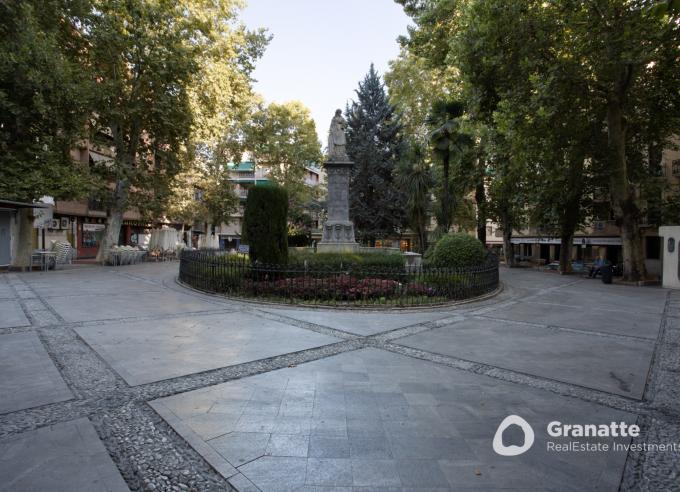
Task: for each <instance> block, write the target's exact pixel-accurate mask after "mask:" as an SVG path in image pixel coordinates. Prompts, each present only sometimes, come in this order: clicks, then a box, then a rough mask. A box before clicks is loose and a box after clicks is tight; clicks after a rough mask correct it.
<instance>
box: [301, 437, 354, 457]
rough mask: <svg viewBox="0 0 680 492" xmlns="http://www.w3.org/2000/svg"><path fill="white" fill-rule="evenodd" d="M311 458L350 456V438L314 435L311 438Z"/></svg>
mask: <svg viewBox="0 0 680 492" xmlns="http://www.w3.org/2000/svg"><path fill="white" fill-rule="evenodd" d="M309 457H310V458H349V439H347V438H346V437H328V436H323V435H312V436H311V438H310V440H309Z"/></svg>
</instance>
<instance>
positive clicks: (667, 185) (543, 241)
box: [486, 139, 680, 277]
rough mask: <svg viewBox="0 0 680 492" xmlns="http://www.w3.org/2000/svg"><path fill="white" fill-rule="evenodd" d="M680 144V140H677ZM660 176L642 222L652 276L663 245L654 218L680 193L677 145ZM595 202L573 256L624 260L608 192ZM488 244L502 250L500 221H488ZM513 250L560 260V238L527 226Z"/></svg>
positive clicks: (523, 256)
mask: <svg viewBox="0 0 680 492" xmlns="http://www.w3.org/2000/svg"><path fill="white" fill-rule="evenodd" d="M674 143H675V144H676V146H677V145H678V144H680V140H678V139H676V141H675V142H674ZM657 174H658V176H657V177H656V178H655V181H656V183H655V184H656V185H657V186H658V189H659V190H660V196H659V197H658V202H657V203H651V202H649V201H648V202H647V203H643V204H642V205H643V207H644V208H646V210H647V216H646V217H645V219H646V222H647V223H643V224H642V234H643V245H642V246H643V248H644V254H645V266H646V269H647V273H648V274H649V275H651V276H656V277H659V276H660V275H661V269H662V265H661V258H662V244H661V242H662V241H661V237H660V236H659V232H658V226H657V225H652V224H654V223H655V222H658V217H654V214H655V211H656V210H657V209H658V205H659V204H660V203H661V202H662V201H663V200H665V199H667V198H668V197H669V196H671V195H673V194H674V193H678V192H680V151H679V150H677V149H676V148H668V149H665V150H664V152H663V154H662V158H661V162H660V164H659V168H658V172H657ZM593 200H594V204H593V217H591V220H590V224H589V226H588V227H585V228H584V229H583V230H580V231H577V232H576V234H575V235H574V240H573V244H572V248H571V258H572V260H574V261H579V260H580V261H585V262H590V261H593V260H594V259H595V258H597V257H598V256H600V257H602V258H605V259H607V260H609V261H611V262H612V263H615V264H616V263H621V262H622V259H623V258H622V253H623V250H622V242H621V230H620V228H619V227H618V226H617V225H616V221H615V220H614V216H613V212H612V210H611V206H610V203H609V198H608V197H607V195H606V190H601V191H600V192H599V193H598V192H597V191H596V193H595V195H594V197H593ZM486 233H487V234H486V236H487V245H488V246H490V247H493V248H496V249H499V250H500V249H502V246H503V234H502V231H501V229H500V228H499V227H498V224H495V223H493V222H491V221H489V222H487V230H486ZM512 244H513V248H514V250H513V253H514V255H515V258H517V259H519V260H526V261H529V262H531V263H534V264H546V263H550V262H555V261H559V257H560V248H561V246H560V239H559V238H557V237H554V236H550V235H549V234H544V233H542V232H541V231H540V230H539V229H537V228H526V229H523V230H521V231H513V236H512Z"/></svg>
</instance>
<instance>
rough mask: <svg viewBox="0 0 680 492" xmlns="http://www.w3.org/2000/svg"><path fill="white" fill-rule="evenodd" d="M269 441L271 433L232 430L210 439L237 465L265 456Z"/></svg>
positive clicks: (219, 450) (219, 451)
mask: <svg viewBox="0 0 680 492" xmlns="http://www.w3.org/2000/svg"><path fill="white" fill-rule="evenodd" d="M268 442H269V434H268V433H265V432H231V433H229V434H226V435H224V436H221V437H217V438H215V439H211V440H209V441H208V443H209V444H210V446H211V447H212V448H213V449H214V450H215V451H217V452H218V453H220V454H221V455H222V456H224V459H226V460H227V461H228V462H229V463H231V464H232V465H233V466H235V467H239V466H241V465H242V464H243V463H248V462H249V461H253V460H255V459H257V458H259V457H260V456H264V455H265V451H266V450H267V443H268Z"/></svg>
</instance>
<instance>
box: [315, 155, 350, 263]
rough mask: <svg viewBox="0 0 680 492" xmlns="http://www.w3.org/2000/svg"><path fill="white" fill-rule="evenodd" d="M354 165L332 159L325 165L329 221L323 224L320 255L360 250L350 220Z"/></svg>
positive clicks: (344, 160)
mask: <svg viewBox="0 0 680 492" xmlns="http://www.w3.org/2000/svg"><path fill="white" fill-rule="evenodd" d="M353 165H354V163H353V162H352V161H350V160H349V159H342V160H339V159H332V160H329V161H327V162H326V163H324V168H325V169H326V176H327V178H328V219H327V220H326V222H324V224H323V228H322V230H323V234H322V236H321V241H320V242H319V243H317V245H316V249H317V251H318V252H320V253H328V252H342V253H348V252H352V251H355V250H357V249H359V244H358V243H357V242H356V240H355V239H354V223H353V222H352V221H351V220H349V177H350V173H351V171H352V166H353Z"/></svg>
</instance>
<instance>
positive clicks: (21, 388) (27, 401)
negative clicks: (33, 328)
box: [0, 332, 73, 413]
mask: <svg viewBox="0 0 680 492" xmlns="http://www.w3.org/2000/svg"><path fill="white" fill-rule="evenodd" d="M0 395H2V397H1V398H0V413H6V412H12V411H16V410H21V409H24V408H31V407H36V406H39V405H46V404H48V403H55V402H59V401H64V400H69V399H71V398H73V394H72V393H71V390H69V388H68V386H67V385H66V383H65V382H64V380H63V379H62V377H61V375H60V374H59V371H58V370H57V368H56V367H55V366H54V363H53V362H52V360H51V359H50V356H49V355H48V354H47V351H46V350H45V348H44V347H43V345H42V343H40V340H39V339H38V336H37V335H36V334H35V333H32V332H29V333H10V334H6V335H0Z"/></svg>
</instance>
